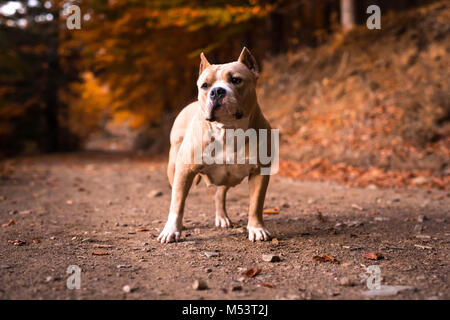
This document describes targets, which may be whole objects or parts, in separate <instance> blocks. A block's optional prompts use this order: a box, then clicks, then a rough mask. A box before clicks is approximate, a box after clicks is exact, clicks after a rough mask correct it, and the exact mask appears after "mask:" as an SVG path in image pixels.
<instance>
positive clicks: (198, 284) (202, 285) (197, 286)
mask: <svg viewBox="0 0 450 320" xmlns="http://www.w3.org/2000/svg"><path fill="white" fill-rule="evenodd" d="M192 289H194V290H206V289H208V286H207V284H206V282H205V281H203V280H195V281H194V283H193V284H192Z"/></svg>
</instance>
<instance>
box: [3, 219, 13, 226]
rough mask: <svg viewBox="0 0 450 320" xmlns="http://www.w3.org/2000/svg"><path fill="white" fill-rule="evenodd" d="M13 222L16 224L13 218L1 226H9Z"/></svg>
mask: <svg viewBox="0 0 450 320" xmlns="http://www.w3.org/2000/svg"><path fill="white" fill-rule="evenodd" d="M14 224H16V222H15V221H14V220H13V219H11V220H9V221H8V223H4V224H2V227H9V226H12V225H14Z"/></svg>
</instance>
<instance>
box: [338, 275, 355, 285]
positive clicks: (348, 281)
mask: <svg viewBox="0 0 450 320" xmlns="http://www.w3.org/2000/svg"><path fill="white" fill-rule="evenodd" d="M339 284H340V285H341V286H344V287H353V286H355V285H356V283H355V282H354V281H352V280H351V279H349V278H347V277H343V278H341V279H340V280H339Z"/></svg>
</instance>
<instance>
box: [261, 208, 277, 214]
mask: <svg viewBox="0 0 450 320" xmlns="http://www.w3.org/2000/svg"><path fill="white" fill-rule="evenodd" d="M263 213H264V214H279V213H280V209H279V208H271V209H264V211H263Z"/></svg>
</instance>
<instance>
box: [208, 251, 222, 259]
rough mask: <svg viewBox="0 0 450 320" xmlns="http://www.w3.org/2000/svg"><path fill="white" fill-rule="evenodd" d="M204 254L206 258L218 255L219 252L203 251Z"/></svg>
mask: <svg viewBox="0 0 450 320" xmlns="http://www.w3.org/2000/svg"><path fill="white" fill-rule="evenodd" d="M205 256H206V257H208V258H212V257H218V256H219V253H218V252H215V251H205Z"/></svg>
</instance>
